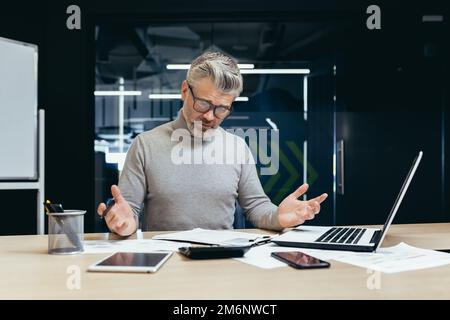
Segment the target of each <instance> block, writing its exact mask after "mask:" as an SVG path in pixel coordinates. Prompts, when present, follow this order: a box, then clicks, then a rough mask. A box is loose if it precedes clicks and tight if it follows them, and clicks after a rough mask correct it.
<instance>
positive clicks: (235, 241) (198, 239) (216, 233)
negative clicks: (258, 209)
mask: <svg viewBox="0 0 450 320" xmlns="http://www.w3.org/2000/svg"><path fill="white" fill-rule="evenodd" d="M270 237H271V236H270V235H267V234H257V233H248V232H239V231H230V230H206V229H201V228H196V229H193V230H188V231H180V232H175V233H169V234H161V235H157V236H154V237H153V239H154V240H172V241H187V242H193V243H202V244H215V245H238V246H243V245H251V244H252V243H254V242H255V241H256V242H257V241H259V240H262V239H270Z"/></svg>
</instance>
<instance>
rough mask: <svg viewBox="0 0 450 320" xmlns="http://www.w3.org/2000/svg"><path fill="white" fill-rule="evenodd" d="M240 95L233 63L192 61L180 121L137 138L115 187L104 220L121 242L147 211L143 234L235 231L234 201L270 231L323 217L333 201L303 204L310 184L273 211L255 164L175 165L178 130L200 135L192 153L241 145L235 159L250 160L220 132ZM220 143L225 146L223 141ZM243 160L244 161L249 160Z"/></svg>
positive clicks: (209, 58) (212, 56)
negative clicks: (322, 209)
mask: <svg viewBox="0 0 450 320" xmlns="http://www.w3.org/2000/svg"><path fill="white" fill-rule="evenodd" d="M241 92H242V76H241V74H240V72H239V68H238V66H237V64H236V63H235V62H234V61H233V60H232V59H231V58H229V57H227V56H225V55H223V54H221V53H217V52H208V53H204V54H202V55H201V56H199V57H198V58H196V59H195V60H194V61H193V62H192V64H191V67H190V69H189V71H188V74H187V80H185V81H183V82H182V84H181V96H182V100H183V107H182V109H181V112H180V113H179V115H178V118H177V119H176V120H174V121H172V122H169V123H166V124H163V125H161V126H159V127H156V128H154V129H152V130H149V131H147V132H144V133H141V134H140V135H138V136H137V137H136V139H135V140H134V141H133V143H132V145H131V147H130V149H129V151H128V153H127V157H126V160H125V165H124V168H123V171H122V174H121V176H120V179H119V187H117V186H115V185H113V186H112V187H111V192H112V195H113V197H114V199H115V202H116V204H115V205H114V206H113V207H112V208H111V210H110V212H109V213H108V215H107V216H106V223H107V225H108V227H109V229H110V230H111V231H113V232H115V233H117V234H119V235H123V236H126V235H130V234H132V233H134V232H135V231H136V228H137V225H138V216H139V212H140V211H141V209H142V206H144V209H145V210H144V221H143V222H144V223H143V229H144V230H186V229H191V228H195V227H202V228H205V229H231V228H232V227H233V221H234V211H235V203H236V200H237V201H239V204H240V205H241V207H242V208H243V209H244V212H245V214H246V217H247V218H248V219H249V220H250V221H251V222H252V223H253V224H254V225H255V226H257V227H259V228H265V229H273V230H280V229H283V228H286V227H291V226H295V225H299V224H302V223H303V222H304V221H305V220H310V219H313V218H314V216H315V214H317V213H319V211H320V203H321V202H323V201H324V200H325V199H326V197H327V194H325V193H324V194H322V195H320V196H319V197H317V198H314V199H311V200H308V201H300V200H298V197H300V196H301V195H302V194H304V193H305V192H306V190H307V189H308V185H307V184H304V185H302V186H300V187H299V188H298V189H297V190H295V191H294V192H293V193H292V194H290V195H289V196H288V197H286V198H285V199H284V200H283V201H282V202H281V203H280V205H279V206H278V207H277V206H276V205H274V204H273V203H272V202H271V201H270V199H269V198H268V197H267V196H266V194H265V193H264V191H263V189H262V186H261V183H260V181H259V178H258V175H257V173H256V168H255V165H254V164H252V163H242V162H239V163H237V162H236V163H232V164H229V163H227V164H217V163H215V164H211V163H191V164H185V163H184V164H179V163H177V161H174V147H175V146H176V145H177V144H178V143H179V141H177V139H173V135H174V132H176V131H177V130H184V131H186V132H188V133H190V134H191V136H193V137H194V138H195V137H197V136H198V135H199V133H200V136H201V137H200V138H201V140H200V145H198V143H197V144H195V143H193V144H189V146H190V147H192V149H195V148H198V147H199V146H200V147H202V148H205V149H206V150H208V148H219V149H220V148H222V147H224V146H223V145H221V144H226V145H229V143H232V142H235V143H236V141H237V144H238V145H239V146H241V147H238V148H236V149H237V150H238V151H237V152H240V153H246V154H248V153H249V152H248V147H247V146H246V145H245V143H244V142H243V140H242V139H240V138H239V139H236V136H235V135H233V134H231V133H228V132H226V131H225V130H223V129H222V128H221V127H220V124H221V123H222V121H223V120H224V119H225V118H226V117H227V116H228V115H229V114H230V112H231V105H232V103H233V101H234V100H235V98H236V97H238V96H239V95H240V93H241ZM196 125H200V126H198V127H196ZM199 127H201V129H200V130H196V128H199ZM219 136H220V137H222V139H217V137H219ZM197 138H198V137H197ZM213 142H215V143H213ZM218 144H219V145H218ZM242 146H243V147H242ZM222 149H223V148H222ZM236 149H235V150H236ZM225 150H228V149H227V148H225ZM239 150H240V151H239ZM194 152H195V150H194ZM239 156H243V157H244V158H245V155H243V154H241V155H238V157H237V158H239ZM119 188H120V190H119ZM105 208H106V206H105V204H103V203H101V204H100V205H99V206H98V209H97V211H98V214H99V215H103V212H104V210H105Z"/></svg>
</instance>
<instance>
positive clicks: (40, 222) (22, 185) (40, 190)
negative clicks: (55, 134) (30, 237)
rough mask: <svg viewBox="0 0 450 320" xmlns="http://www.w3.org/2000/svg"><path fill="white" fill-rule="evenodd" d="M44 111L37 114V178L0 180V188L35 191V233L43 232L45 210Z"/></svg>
mask: <svg viewBox="0 0 450 320" xmlns="http://www.w3.org/2000/svg"><path fill="white" fill-rule="evenodd" d="M44 125H45V111H44V110H42V109H40V110H39V114H38V146H39V150H38V180H37V181H32V182H0V190H36V191H37V196H36V197H37V221H36V222H37V234H44V230H45V229H44V223H45V212H44V196H45V192H44V191H45V188H44V187H45V126H44Z"/></svg>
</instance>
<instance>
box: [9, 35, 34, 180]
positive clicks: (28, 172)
mask: <svg viewBox="0 0 450 320" xmlns="http://www.w3.org/2000/svg"><path fill="white" fill-rule="evenodd" d="M37 59H38V49H37V46H35V45H32V44H27V43H23V42H18V41H14V40H9V39H5V38H1V37H0V180H36V179H37V178H38V172H37V161H38V160H37V159H38V154H37V153H38V137H37V132H38V131H37V120H38V119H37V114H38V108H37Z"/></svg>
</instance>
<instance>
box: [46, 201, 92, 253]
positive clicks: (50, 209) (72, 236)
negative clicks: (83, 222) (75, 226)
mask: <svg viewBox="0 0 450 320" xmlns="http://www.w3.org/2000/svg"><path fill="white" fill-rule="evenodd" d="M44 208H45V211H46V212H47V213H64V209H63V207H62V205H61V204H54V203H51V202H50V200H46V201H45V202H44ZM53 217H54V218H55V221H56V223H58V225H59V227H60V228H61V230H62V231H63V232H64V234H65V235H66V236H67V237H68V238H69V240H70V242H72V244H73V245H74V246H75V247H77V248H83V245H82V243H81V241H80V239H79V238H78V236H77V234H76V233H75V232H74V231H73V230H72V228H71V226H70V224H65V223H64V219H62V218H60V217H58V215H53Z"/></svg>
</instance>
